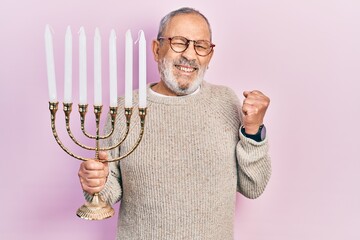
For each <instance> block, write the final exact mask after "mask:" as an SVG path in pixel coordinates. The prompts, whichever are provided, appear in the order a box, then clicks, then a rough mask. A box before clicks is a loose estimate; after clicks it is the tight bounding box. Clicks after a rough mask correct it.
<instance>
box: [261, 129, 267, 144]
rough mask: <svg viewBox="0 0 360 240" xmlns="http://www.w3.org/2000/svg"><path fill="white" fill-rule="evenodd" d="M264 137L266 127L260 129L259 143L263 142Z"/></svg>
mask: <svg viewBox="0 0 360 240" xmlns="http://www.w3.org/2000/svg"><path fill="white" fill-rule="evenodd" d="M265 137H266V127H265V126H263V127H262V128H261V141H262V140H264V139H265Z"/></svg>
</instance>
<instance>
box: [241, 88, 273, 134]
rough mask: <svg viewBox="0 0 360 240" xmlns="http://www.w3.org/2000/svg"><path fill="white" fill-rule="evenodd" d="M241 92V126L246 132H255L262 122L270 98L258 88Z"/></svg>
mask: <svg viewBox="0 0 360 240" xmlns="http://www.w3.org/2000/svg"><path fill="white" fill-rule="evenodd" d="M243 94H244V97H245V99H244V102H243V106H242V112H243V114H244V117H243V126H244V128H245V132H246V133H247V134H256V133H257V132H258V130H259V127H260V125H261V124H263V121H264V116H265V113H266V110H267V108H268V106H269V104H270V99H269V98H268V97H267V96H265V95H264V94H263V93H262V92H260V91H258V90H254V91H251V92H250V91H245V92H244V93H243Z"/></svg>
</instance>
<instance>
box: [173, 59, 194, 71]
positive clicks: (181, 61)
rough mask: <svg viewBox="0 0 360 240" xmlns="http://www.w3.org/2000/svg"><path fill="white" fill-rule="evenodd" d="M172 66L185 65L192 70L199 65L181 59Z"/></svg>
mask: <svg viewBox="0 0 360 240" xmlns="http://www.w3.org/2000/svg"><path fill="white" fill-rule="evenodd" d="M174 65H186V66H190V67H193V68H197V69H198V68H199V65H198V64H197V63H196V60H195V59H193V60H188V59H187V58H186V57H183V56H182V57H181V58H180V59H178V60H174Z"/></svg>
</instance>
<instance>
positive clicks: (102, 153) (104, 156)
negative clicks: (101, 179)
mask: <svg viewBox="0 0 360 240" xmlns="http://www.w3.org/2000/svg"><path fill="white" fill-rule="evenodd" d="M99 159H100V160H107V152H105V151H100V152H99Z"/></svg>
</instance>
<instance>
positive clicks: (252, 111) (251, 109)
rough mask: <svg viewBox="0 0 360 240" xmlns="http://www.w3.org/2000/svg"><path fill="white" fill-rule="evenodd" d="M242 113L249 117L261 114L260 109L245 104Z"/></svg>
mask: <svg viewBox="0 0 360 240" xmlns="http://www.w3.org/2000/svg"><path fill="white" fill-rule="evenodd" d="M242 111H243V113H244V114H245V115H247V116H248V115H253V114H257V113H258V112H259V108H257V107H255V106H253V105H249V104H245V105H243V108H242Z"/></svg>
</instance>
